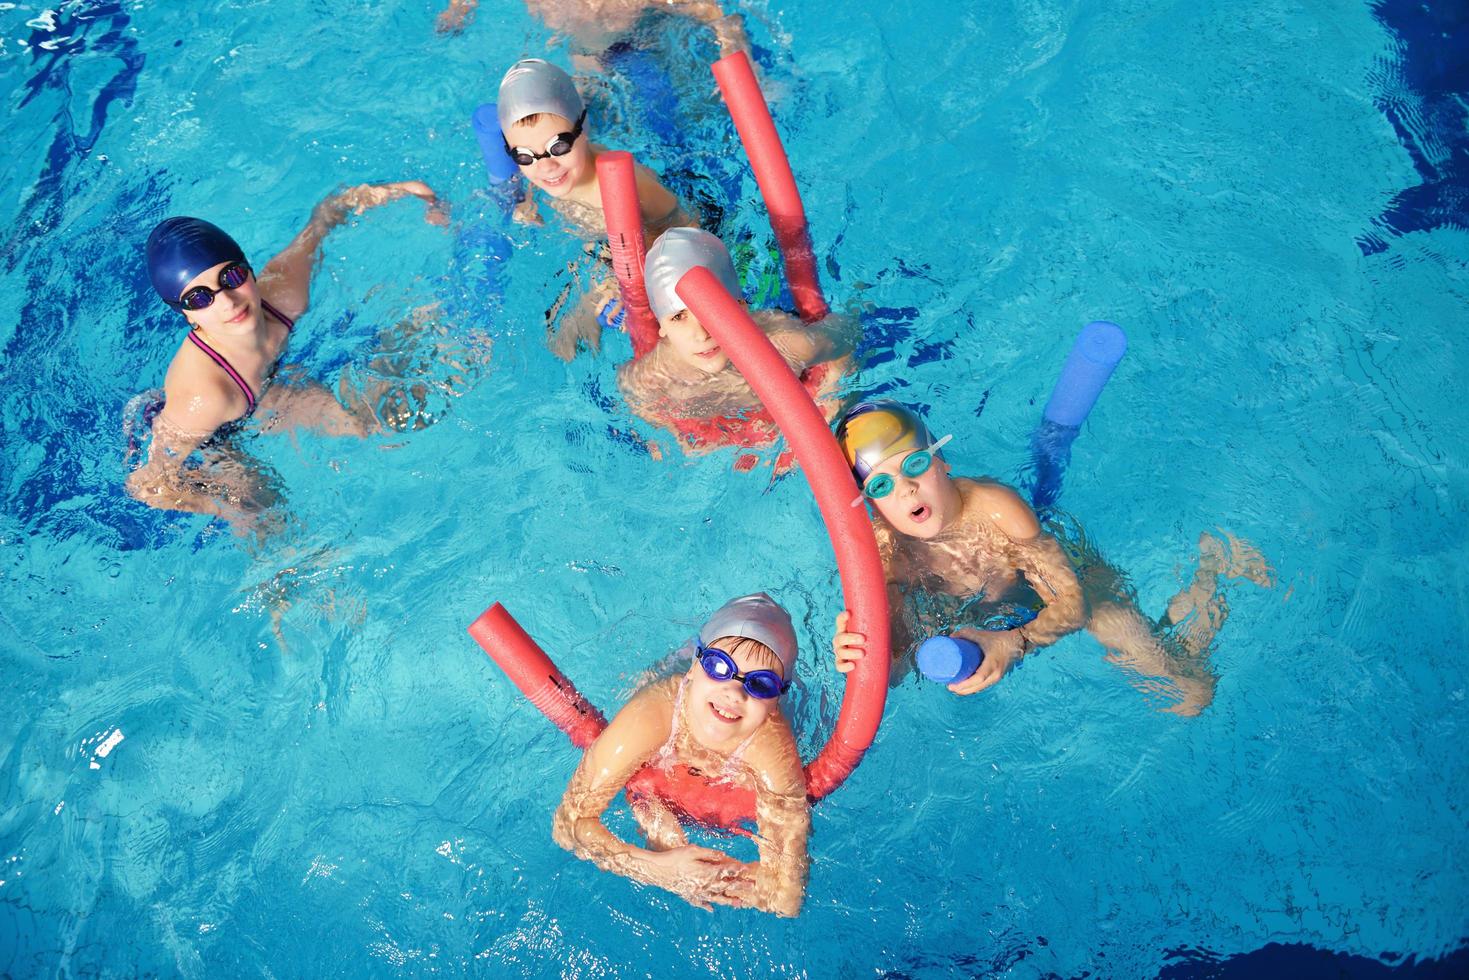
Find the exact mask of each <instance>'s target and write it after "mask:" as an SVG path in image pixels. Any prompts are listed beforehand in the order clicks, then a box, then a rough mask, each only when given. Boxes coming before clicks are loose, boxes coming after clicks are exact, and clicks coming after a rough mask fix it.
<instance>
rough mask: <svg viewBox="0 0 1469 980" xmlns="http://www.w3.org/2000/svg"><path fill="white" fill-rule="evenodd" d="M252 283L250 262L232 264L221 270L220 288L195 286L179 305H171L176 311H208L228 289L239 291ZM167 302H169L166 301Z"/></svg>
mask: <svg viewBox="0 0 1469 980" xmlns="http://www.w3.org/2000/svg"><path fill="white" fill-rule="evenodd" d="M249 281H250V264H249V263H248V262H231V263H230V264H229V265H227V266H225V267H224V268H223V269H220V270H219V288H218V289H210V288H209V287H208V286H195V287H194V288H193V289H190V290H189V291H187V292H186V293H184V294H183V295H182V296H180V297H179V301H178V302H177V303H169V304H168V305H169V306H172V307H173V308H174V309H176V310H196V311H197V310H207V309H209V307H211V306H213V305H214V297H215V296H217V295H218V294H220V293H222V292H224V291H225V290H226V289H239V288H240V287H241V286H243V285H245V283H247V282H249ZM165 302H167V301H166V300H165Z"/></svg>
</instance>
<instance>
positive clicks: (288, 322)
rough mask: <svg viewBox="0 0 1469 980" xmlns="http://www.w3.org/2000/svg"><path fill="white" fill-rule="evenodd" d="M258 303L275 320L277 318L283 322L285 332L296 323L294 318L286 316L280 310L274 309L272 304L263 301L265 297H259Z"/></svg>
mask: <svg viewBox="0 0 1469 980" xmlns="http://www.w3.org/2000/svg"><path fill="white" fill-rule="evenodd" d="M260 305H261V306H262V307H263V308H264V309H265V312H267V313H269V314H270V315H271V316H273V317H275V318H276V319H277V320H279V321H280V322H282V323H284V324H285V325H286V332H287V333H290V332H291V328H292V327H294V326H295V325H296V321H295V320H292V319H291V318H290V317H288V316H286V315H285V314H284V313H282V312H281V311H280V310H278V309H276V308H275V307H274V306H271V305H270V304H269V303H267V302H266V301H265V298H264V297H263V296H262V297H261V299H260Z"/></svg>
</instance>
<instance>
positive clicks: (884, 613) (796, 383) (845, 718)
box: [676, 266, 889, 801]
mask: <svg viewBox="0 0 1469 980" xmlns="http://www.w3.org/2000/svg"><path fill="white" fill-rule="evenodd" d="M676 291H677V292H678V295H679V297H680V298H681V299H682V300H683V301H684V302H685V303H687V304H688V305H689V309H690V310H691V311H692V312H693V314H694V316H696V317H697V318H698V320H699V323H700V324H702V325H703V326H704V329H705V330H708V331H709V333H710V334H711V335H713V337H714V339H715V340H717V341H719V346H720V347H722V348H724V352H725V353H726V354H727V355H729V359H730V360H731V361H733V362H734V365H735V367H737V368H739V371H740V374H742V375H744V377H745V380H746V381H747V382H749V384H750V387H751V388H753V389H755V394H757V395H759V396H760V400H761V401H762V402H764V404H765V409H766V411H768V412H769V413H770V414H771V416H772V417H773V418H774V419H775V423H776V425H778V426H780V431H781V434H782V435H784V436H785V438H786V442H788V443H790V446H791V449H792V450H794V451H795V454H796V459H797V461H798V462H800V464H801V472H802V473H803V474H804V475H805V477H806V482H807V483H809V484H810V485H811V492H812V494H814V495H815V497H816V506H817V507H819V508H820V509H821V517H822V520H824V521H825V522H826V533H827V535H828V536H829V537H830V538H831V546H832V550H833V551H834V552H836V559H837V568H838V569H839V570H840V571H841V577H842V596H843V598H844V599H845V600H846V607H847V609H848V610H850V611H851V613H852V618H851V620H850V622H849V623H848V624H847V629H848V630H851V631H852V632H855V633H862V634H864V635H865V636H866V637H867V655H866V656H865V657H863V658H862V660H860V661H858V663H857V668H856V669H855V670H853V671H852V672H851V673H850V674H848V675H847V687H846V691H845V693H844V694H843V696H842V710H841V714H839V715H838V716H837V724H836V729H835V730H834V731H833V732H832V736H831V739H830V741H828V742H827V743H826V748H824V749H822V750H821V753H820V754H819V755H818V756H817V757H816V759H815V760H814V761H812V762H811V764H810V765H808V766H807V767H806V792H807V795H809V796H810V797H811V799H812V800H813V801H815V800H819V799H821V798H822V797H823V796H826V795H827V794H828V793H830V792H831V791H832V790H834V789H836V788H837V787H838V786H840V785H841V783H842V781H843V780H844V779H846V778H847V776H848V775H850V774H851V772H852V770H853V769H855V768H856V766H857V763H858V762H860V761H861V760H862V754H863V753H864V752H866V751H867V747H868V746H869V745H871V744H872V739H873V737H874V736H876V735H877V726H878V723H879V722H880V721H882V709H883V705H884V704H885V703H886V701H887V694H888V661H889V653H888V599H887V583H886V580H885V578H884V576H883V571H882V559H881V558H880V557H879V556H878V553H877V539H876V538H875V537H874V536H873V534H872V525H871V524H870V523H869V522H868V518H867V508H865V507H853V506H852V498H854V497H856V496H857V495H858V494H859V493H860V491H859V490H858V489H857V481H856V480H855V479H853V477H852V471H851V469H850V468H848V466H847V461H846V459H845V458H844V457H843V456H842V451H841V449H840V448H838V446H837V443H836V438H835V437H834V436H832V434H831V429H830V428H829V427H828V426H827V423H826V419H825V418H823V417H822V415H821V412H820V410H819V409H817V407H816V403H815V402H814V401H812V400H811V396H810V395H809V394H808V393H807V392H806V389H805V388H803V387H802V386H801V382H800V380H799V379H797V378H796V375H795V374H794V373H793V372H792V371H791V369H790V367H789V365H787V364H786V362H785V359H784V358H782V357H781V356H780V354H779V353H778V352H777V351H776V349H775V347H774V345H772V344H771V343H770V341H769V339H768V338H766V336H765V334H764V332H762V331H761V329H760V328H759V327H758V326H756V324H755V321H754V320H752V319H751V318H750V314H749V313H748V312H747V311H746V310H745V307H744V305H743V304H741V303H740V302H739V301H738V300H737V299H735V298H734V297H733V296H731V295H730V294H729V293H728V292H727V291H726V290H725V288H724V287H723V286H722V285H720V282H719V280H718V279H716V278H715V276H714V273H712V272H710V271H709V270H708V269H705V268H703V267H699V266H696V267H695V268H693V269H690V270H689V271H688V272H687V273H686V274H685V275H684V277H683V278H682V279H680V280H679V282H678V286H677V287H676Z"/></svg>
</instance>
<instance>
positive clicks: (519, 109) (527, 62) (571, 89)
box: [496, 58, 586, 132]
mask: <svg viewBox="0 0 1469 980" xmlns="http://www.w3.org/2000/svg"><path fill="white" fill-rule="evenodd" d="M584 108H586V106H585V105H584V104H583V103H582V100H581V96H580V95H579V94H577V91H576V85H575V84H573V83H572V81H571V76H570V75H568V74H566V72H564V71H562V70H561V69H560V68H557V67H556V66H555V65H553V64H551V63H550V62H549V61H543V60H542V59H540V58H524V59H522V60H520V61H517V62H516V63H515V64H513V65H511V66H510V70H509V71H507V72H506V73H505V77H504V78H502V79H500V98H499V100H498V102H497V103H496V109H497V111H498V113H499V116H500V129H501V131H502V132H508V131H509V129H510V127H511V126H513V125H515V123H517V122H519V121H520V120H522V119H524V118H525V117H526V116H530V115H534V114H535V113H537V112H552V113H555V114H556V115H558V116H564V117H566V119H568V120H570V121H571V122H576V120H577V118H578V117H579V116H581V114H582V110H583V109H584Z"/></svg>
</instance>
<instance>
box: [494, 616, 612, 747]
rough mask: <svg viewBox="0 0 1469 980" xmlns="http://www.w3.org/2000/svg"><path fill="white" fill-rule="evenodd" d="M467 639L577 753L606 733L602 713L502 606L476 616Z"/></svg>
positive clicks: (605, 722)
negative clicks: (493, 663) (476, 644)
mask: <svg viewBox="0 0 1469 980" xmlns="http://www.w3.org/2000/svg"><path fill="white" fill-rule="evenodd" d="M469 635H470V636H472V637H474V639H475V642H476V643H478V644H479V645H480V647H481V648H482V649H483V650H484V651H485V653H488V654H489V655H490V659H491V660H493V661H495V663H497V664H499V665H500V669H501V670H503V671H504V672H505V676H507V677H509V678H510V680H511V681H513V682H514V683H515V686H516V687H518V688H520V693H521V694H524V695H525V696H526V698H528V699H529V700H530V703H531V704H533V705H535V707H536V709H537V710H539V711H540V712H541V714H543V715H545V716H546V717H547V718H549V719H551V721H552V722H554V723H555V725H556V727H557V728H559V729H561V730H562V731H563V732H565V733H566V735H567V737H568V738H570V739H571V743H572V744H573V745H575V746H576V747H577V748H579V749H585V748H586V747H587V746H588V745H591V744H592V742H593V740H594V739H596V737H597V736H598V735H599V734H601V732H602V729H604V728H606V727H607V719H605V718H603V717H602V712H600V711H598V710H597V709H596V708H594V707H592V705H591V704H590V703H589V702H588V701H587V699H586V698H584V697H582V696H581V693H580V692H579V691H577V689H576V687H575V685H573V684H572V683H571V681H569V680H567V679H566V677H565V675H564V674H562V673H561V671H559V670H557V669H556V665H555V664H553V663H552V662H551V658H550V657H548V656H546V654H545V653H544V652H543V651H542V650H541V648H540V647H539V646H537V645H536V641H535V640H532V639H531V638H530V634H528V633H526V631H525V630H523V629H521V628H520V624H519V623H517V622H516V621H515V618H514V617H513V616H511V615H510V613H508V612H506V611H505V607H504V606H502V605H500V604H499V603H498V602H497V603H495V604H494V605H493V606H491V607H490V608H488V609H486V610H485V611H484V612H482V613H480V616H479V618H478V619H476V620H475V621H474V622H473V623H470V624H469Z"/></svg>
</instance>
